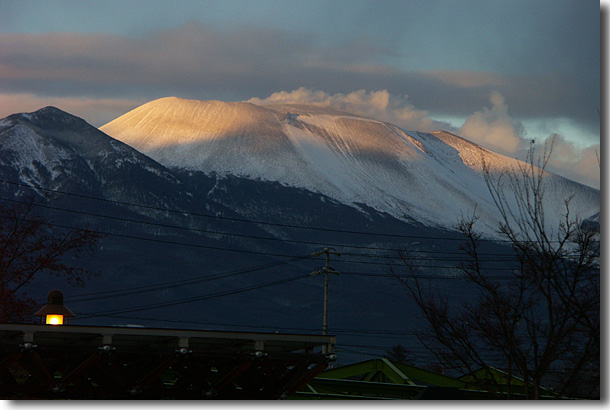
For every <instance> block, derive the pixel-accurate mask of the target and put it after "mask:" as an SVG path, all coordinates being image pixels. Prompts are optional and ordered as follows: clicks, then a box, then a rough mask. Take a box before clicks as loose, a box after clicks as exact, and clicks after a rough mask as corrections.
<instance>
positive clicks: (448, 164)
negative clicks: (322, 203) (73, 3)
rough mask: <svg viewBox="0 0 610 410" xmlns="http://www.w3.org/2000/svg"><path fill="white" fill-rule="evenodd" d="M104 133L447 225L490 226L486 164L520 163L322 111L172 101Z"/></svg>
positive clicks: (165, 157) (448, 137) (191, 161)
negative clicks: (476, 218)
mask: <svg viewBox="0 0 610 410" xmlns="http://www.w3.org/2000/svg"><path fill="white" fill-rule="evenodd" d="M100 129H101V130H102V131H104V132H105V133H107V134H108V135H110V136H112V137H114V138H116V139H118V140H120V141H123V142H125V143H127V144H128V145H131V146H132V147H133V148H135V149H137V150H138V151H140V152H143V153H144V154H146V155H148V156H150V157H151V158H153V159H155V160H156V161H158V162H159V163H161V164H163V165H165V166H168V167H175V168H182V169H188V170H197V171H203V172H204V173H206V174H218V175H234V176H238V177H246V178H250V179H257V180H264V181H272V182H279V183H281V184H284V185H288V186H293V187H298V188H304V189H307V190H309V191H313V192H318V193H321V194H324V195H327V196H329V197H331V198H333V199H335V200H338V201H339V202H342V203H345V204H350V205H353V204H358V203H363V204H366V205H368V206H371V207H373V208H375V209H377V210H379V211H383V212H387V213H389V214H391V215H393V216H395V217H398V218H403V219H416V220H419V221H425V222H427V223H431V224H440V225H442V226H445V227H450V226H454V225H455V224H456V223H457V222H458V220H459V219H460V218H461V216H462V215H464V214H468V213H471V212H472V211H473V210H474V209H477V210H478V211H480V212H482V213H486V214H487V215H486V219H487V223H488V224H489V225H488V226H490V227H491V226H493V227H494V228H495V226H497V219H496V220H494V218H497V215H495V216H494V214H495V211H494V210H493V202H492V200H491V198H489V192H488V189H487V187H486V184H485V180H484V178H483V176H482V173H483V170H482V168H483V167H482V162H483V161H485V163H486V165H488V166H489V167H490V169H491V170H492V171H494V172H495V171H496V170H497V171H498V172H500V171H502V170H504V169H506V168H511V167H515V166H516V164H517V161H516V160H515V159H512V158H508V157H505V156H502V155H500V154H496V153H493V152H491V151H489V150H486V149H484V148H482V147H480V146H478V145H476V144H473V143H472V142H470V141H468V140H465V139H463V138H461V137H458V136H456V135H454V134H451V133H447V132H443V131H439V132H434V133H424V132H407V131H404V130H402V129H400V128H399V127H397V126H395V125H392V124H389V123H385V122H382V121H378V120H375V119H370V118H365V117H359V116H356V115H353V114H349V113H343V112H340V111H336V110H334V109H331V108H327V107H320V106H307V105H290V104H289V105H287V104H269V105H261V106H259V105H255V104H251V103H248V102H221V101H196V100H183V99H180V98H176V97H168V98H162V99H159V100H155V101H151V102H149V103H147V104H144V105H142V106H140V107H138V108H136V109H134V110H132V111H130V112H128V113H126V114H125V115H123V116H121V117H119V118H117V119H115V120H114V121H112V122H110V123H108V124H106V125H104V126H103V127H101V128H100ZM567 186H569V187H570V188H569V189H572V186H571V185H570V183H568V184H567V185H566V187H567ZM593 196H595V195H593ZM597 197H599V193H598V194H597ZM554 200H556V198H555V199H554ZM558 202H559V203H563V201H562V199H559V201H558ZM597 206H598V205H597ZM589 208H591V207H589ZM593 208H594V207H593ZM593 208H591V209H587V210H585V212H583V214H584V215H587V216H588V215H590V213H591V212H589V211H591V210H593Z"/></svg>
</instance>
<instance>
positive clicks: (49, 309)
mask: <svg viewBox="0 0 610 410" xmlns="http://www.w3.org/2000/svg"><path fill="white" fill-rule="evenodd" d="M34 316H40V320H41V323H43V324H47V325H54V326H57V325H64V324H66V325H67V324H68V318H69V317H74V316H76V315H75V314H74V313H72V311H71V310H70V309H68V308H67V307H65V306H64V294H63V293H61V291H60V290H57V289H54V290H52V291H50V292H49V295H48V296H47V304H46V305H44V306H43V308H42V309H40V310H39V311H38V312H36V313H34Z"/></svg>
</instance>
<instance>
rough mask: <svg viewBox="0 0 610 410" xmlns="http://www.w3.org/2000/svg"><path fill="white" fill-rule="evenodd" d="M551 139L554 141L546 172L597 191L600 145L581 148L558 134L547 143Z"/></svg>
mask: <svg viewBox="0 0 610 410" xmlns="http://www.w3.org/2000/svg"><path fill="white" fill-rule="evenodd" d="M553 137H554V138H555V141H554V145H553V152H552V154H551V159H550V161H549V165H548V170H549V171H552V172H555V173H557V174H560V175H562V176H565V177H567V178H570V179H572V180H574V181H577V182H580V183H582V184H585V185H589V186H592V187H595V188H598V189H599V188H600V172H601V165H600V158H599V155H600V154H599V153H600V145H599V144H598V145H593V146H589V147H584V148H583V147H582V146H579V145H577V144H575V143H574V142H571V141H568V140H566V139H565V137H564V136H562V135H558V134H556V135H554V136H550V137H549V138H548V139H547V141H549V140H550V139H551V138H553ZM549 142H550V141H549Z"/></svg>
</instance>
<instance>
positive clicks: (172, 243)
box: [0, 216, 509, 270]
mask: <svg viewBox="0 0 610 410" xmlns="http://www.w3.org/2000/svg"><path fill="white" fill-rule="evenodd" d="M0 217H4V218H7V219H14V218H12V217H9V216H0ZM24 221H29V220H24ZM42 223H43V224H44V225H47V226H52V227H56V228H62V229H70V230H81V229H82V228H76V227H73V226H67V225H61V224H56V223H51V222H42ZM96 232H99V233H100V234H102V235H106V236H114V237H120V238H126V239H134V240H142V241H148V242H155V243H162V244H169V245H177V246H187V247H194V248H200V249H211V250H217V251H225V252H236V253H245V254H253V255H266V256H277V257H288V258H294V257H299V256H298V255H287V254H279V253H269V252H263V251H253V250H245V249H231V248H223V247H219V246H209V245H200V244H194V243H185V242H176V241H170V240H166V239H158V238H146V237H141V236H134V235H127V234H120V233H115V232H108V231H101V230H96ZM358 256H362V257H366V256H367V255H366V254H363V255H358ZM395 259H396V260H397V259H398V257H396V258H395ZM430 260H435V259H430ZM341 262H342V263H357V264H365V265H377V266H384V267H391V266H395V267H404V266H405V264H404V263H401V264H396V263H388V262H386V263H382V262H373V261H357V260H353V259H347V260H342V261H341ZM410 266H412V267H418V268H431V269H458V268H459V267H458V266H442V265H418V264H410ZM486 270H509V269H506V268H493V267H489V268H486Z"/></svg>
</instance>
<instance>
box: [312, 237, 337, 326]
mask: <svg viewBox="0 0 610 410" xmlns="http://www.w3.org/2000/svg"><path fill="white" fill-rule="evenodd" d="M322 254H326V265H324V267H322V268H321V269H318V270H317V271H314V272H311V273H310V275H311V276H318V275H319V274H320V273H323V274H324V319H323V321H322V334H323V335H326V334H327V333H328V277H329V274H330V273H334V274H335V275H338V274H339V271H336V270H334V269H333V268H331V267H330V266H329V264H330V255H331V254H333V255H336V256H341V254H340V253H339V252H337V251H336V250H335V249H334V248H324V249H323V250H321V251H317V252H314V253H312V254H311V256H313V257H318V256H320V255H322Z"/></svg>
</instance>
